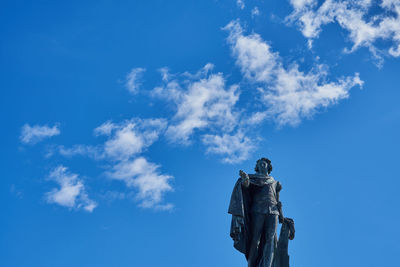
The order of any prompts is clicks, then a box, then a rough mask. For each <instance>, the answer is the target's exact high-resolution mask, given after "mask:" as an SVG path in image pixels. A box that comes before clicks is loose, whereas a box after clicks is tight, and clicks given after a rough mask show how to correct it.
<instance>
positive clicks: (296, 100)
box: [225, 21, 363, 126]
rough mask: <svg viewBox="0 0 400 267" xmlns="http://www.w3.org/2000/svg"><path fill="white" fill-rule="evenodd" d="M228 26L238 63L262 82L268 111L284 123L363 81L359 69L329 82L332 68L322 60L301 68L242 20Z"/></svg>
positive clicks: (255, 80) (248, 75)
mask: <svg viewBox="0 0 400 267" xmlns="http://www.w3.org/2000/svg"><path fill="white" fill-rule="evenodd" d="M225 29H226V30H227V31H228V32H229V37H228V42H229V44H230V45H231V48H232V52H233V55H234V56H235V57H236V64H237V65H238V66H239V67H240V69H241V71H242V73H243V74H244V76H245V77H246V78H247V79H248V80H249V81H251V82H253V83H256V84H260V87H258V91H259V93H260V94H261V99H262V101H263V103H264V104H265V107H266V114H267V115H268V117H269V118H272V119H274V120H275V121H276V122H277V123H278V124H279V125H281V126H282V125H285V124H288V125H293V126H294V125H297V124H299V123H300V122H301V120H302V118H304V117H311V116H312V115H313V114H314V113H315V112H316V111H317V110H318V109H319V108H321V107H328V106H330V105H332V104H334V103H337V102H338V101H339V100H340V99H344V98H347V97H348V91H349V90H350V89H351V88H352V87H354V86H356V85H359V86H361V85H362V84H363V82H362V81H361V80H360V78H359V75H358V74H357V73H356V74H355V75H354V76H353V77H344V78H340V79H338V80H337V81H336V82H329V81H327V80H328V78H327V77H328V71H327V69H328V68H327V66H325V65H322V64H319V65H315V66H314V67H313V68H312V69H311V70H310V71H309V72H308V73H305V72H302V71H300V70H299V66H298V65H297V64H296V63H292V64H291V65H290V66H288V67H285V66H284V64H283V60H282V59H281V57H280V56H279V54H278V53H277V52H273V51H272V48H271V47H270V45H269V44H268V43H266V42H265V41H264V40H262V39H261V37H260V36H259V35H258V34H250V35H245V34H244V33H243V29H242V27H241V26H240V24H239V22H238V21H232V22H231V23H229V24H228V25H227V26H226V27H225Z"/></svg>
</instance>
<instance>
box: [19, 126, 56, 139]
mask: <svg viewBox="0 0 400 267" xmlns="http://www.w3.org/2000/svg"><path fill="white" fill-rule="evenodd" d="M59 134H60V129H59V128H58V126H57V125H54V126H53V127H49V126H47V125H43V126H40V125H34V126H30V125H29V124H25V125H24V126H22V130H21V135H20V140H21V142H22V143H24V144H36V143H38V142H40V141H43V140H44V139H46V138H50V137H52V136H56V135H59Z"/></svg>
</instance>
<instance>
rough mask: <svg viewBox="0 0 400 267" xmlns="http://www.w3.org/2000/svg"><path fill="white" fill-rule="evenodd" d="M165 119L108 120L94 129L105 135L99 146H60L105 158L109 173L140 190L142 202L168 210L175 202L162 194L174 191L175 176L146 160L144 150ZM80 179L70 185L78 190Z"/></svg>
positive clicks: (73, 152)
mask: <svg viewBox="0 0 400 267" xmlns="http://www.w3.org/2000/svg"><path fill="white" fill-rule="evenodd" d="M166 126H167V121H166V120H165V119H138V118H133V119H130V120H125V121H123V122H120V123H114V122H111V121H106V122H105V123H103V124H102V125H100V126H99V127H97V128H95V129H94V134H95V136H98V137H99V136H105V137H106V140H105V141H104V143H103V144H100V145H97V146H88V145H75V146H73V147H72V148H65V147H63V146H60V147H59V153H60V154H61V155H63V156H75V155H85V156H88V157H90V158H93V159H95V160H103V161H104V160H105V161H106V162H108V164H107V165H106V168H107V170H106V171H105V173H106V174H107V176H108V177H110V178H112V179H115V180H122V181H124V182H125V184H126V185H127V186H128V187H129V188H135V189H136V190H137V196H136V199H138V200H139V202H140V206H141V207H144V208H153V209H157V210H166V209H171V208H172V207H173V205H172V204H169V203H162V200H163V195H164V194H165V193H166V192H168V191H172V190H173V188H172V186H171V185H170V181H171V180H172V178H173V177H172V176H170V175H165V174H161V173H160V172H159V168H160V166H159V165H156V164H154V163H151V162H149V161H147V160H146V159H145V158H144V157H143V156H141V153H142V152H143V151H144V150H145V149H147V148H148V147H149V146H151V145H152V144H153V143H154V142H155V141H156V140H157V139H158V138H159V136H160V134H162V133H164V132H165V129H166ZM79 185H80V184H79V183H75V185H74V186H73V187H72V188H71V190H70V191H71V192H73V190H72V189H75V190H77V189H78V188H79Z"/></svg>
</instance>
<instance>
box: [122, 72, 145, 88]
mask: <svg viewBox="0 0 400 267" xmlns="http://www.w3.org/2000/svg"><path fill="white" fill-rule="evenodd" d="M145 71H146V69H144V68H133V69H132V70H131V71H130V72H129V73H128V75H127V76H126V81H125V87H126V89H128V91H129V92H130V93H131V94H137V93H138V92H139V88H140V86H141V85H142V78H143V74H144V72H145Z"/></svg>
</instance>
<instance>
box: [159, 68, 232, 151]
mask: <svg viewBox="0 0 400 267" xmlns="http://www.w3.org/2000/svg"><path fill="white" fill-rule="evenodd" d="M212 67H213V66H212V64H207V65H206V66H205V67H204V68H203V69H202V70H201V71H199V72H198V73H197V74H195V75H189V74H188V73H185V75H184V76H185V77H186V79H183V80H182V81H179V80H177V79H174V80H171V81H167V82H166V84H164V86H163V87H158V88H156V89H155V90H154V92H153V94H154V95H157V96H161V97H164V98H166V99H168V100H172V101H174V103H175V105H176V108H177V111H176V114H175V115H174V117H173V119H172V121H171V123H170V125H169V126H168V129H167V132H166V135H167V137H168V138H169V139H170V140H171V141H173V142H178V143H184V144H188V143H189V142H190V136H191V135H192V134H193V133H194V131H195V130H201V129H207V128H213V127H218V128H220V129H222V130H223V131H230V130H232V129H233V127H235V125H236V123H237V119H238V118H237V115H238V114H237V113H236V112H235V111H234V106H235V104H236V102H237V101H238V99H239V88H238V86H237V85H232V86H229V87H227V86H226V85H225V80H224V77H223V75H222V73H217V74H212V73H210V70H211V69H212Z"/></svg>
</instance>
